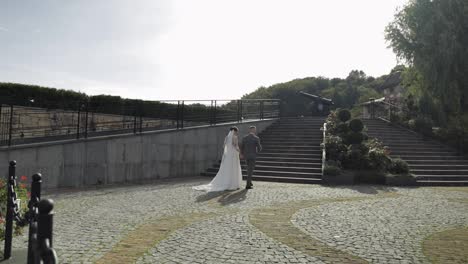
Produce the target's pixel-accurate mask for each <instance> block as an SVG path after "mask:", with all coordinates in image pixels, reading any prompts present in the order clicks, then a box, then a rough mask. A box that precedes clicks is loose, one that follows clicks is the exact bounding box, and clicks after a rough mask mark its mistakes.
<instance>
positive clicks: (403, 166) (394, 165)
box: [388, 159, 409, 174]
mask: <svg viewBox="0 0 468 264" xmlns="http://www.w3.org/2000/svg"><path fill="white" fill-rule="evenodd" d="M388 171H389V172H391V173H394V174H407V173H408V172H409V167H408V163H406V161H404V160H402V159H393V160H392V162H391V163H390V166H389V168H388Z"/></svg>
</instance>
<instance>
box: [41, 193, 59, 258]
mask: <svg viewBox="0 0 468 264" xmlns="http://www.w3.org/2000/svg"><path fill="white" fill-rule="evenodd" d="M37 207H38V209H39V215H38V217H37V245H38V248H39V251H40V254H38V255H40V256H41V258H42V260H44V263H56V262H57V255H56V253H55V251H54V250H53V237H52V229H53V225H54V212H53V209H54V202H53V201H52V200H50V199H45V200H41V201H40V202H39V204H38V206H37ZM36 253H38V252H36Z"/></svg>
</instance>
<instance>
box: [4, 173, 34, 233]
mask: <svg viewBox="0 0 468 264" xmlns="http://www.w3.org/2000/svg"><path fill="white" fill-rule="evenodd" d="M26 180H27V178H25V177H24V176H21V177H20V179H19V182H18V185H17V187H16V196H17V199H19V200H20V201H21V202H20V205H21V213H22V215H24V214H25V213H26V212H27V209H28V207H27V206H28V191H27V189H26V184H27V182H26ZM5 185H6V182H5V180H4V179H0V204H1V205H2V206H1V207H0V208H1V210H0V241H3V240H5V224H4V223H5V217H6V204H7V188H6V187H5ZM22 231H23V228H22V227H20V226H18V225H16V223H14V233H15V234H16V235H20V234H21V233H22Z"/></svg>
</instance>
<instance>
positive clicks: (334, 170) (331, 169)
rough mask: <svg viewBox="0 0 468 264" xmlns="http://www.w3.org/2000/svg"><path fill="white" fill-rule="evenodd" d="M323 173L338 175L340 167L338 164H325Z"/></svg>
mask: <svg viewBox="0 0 468 264" xmlns="http://www.w3.org/2000/svg"><path fill="white" fill-rule="evenodd" d="M323 174H324V175H325V176H338V175H340V174H341V169H340V167H338V166H334V165H326V166H325V168H324V170H323Z"/></svg>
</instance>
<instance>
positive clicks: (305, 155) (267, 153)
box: [259, 152, 322, 158]
mask: <svg viewBox="0 0 468 264" xmlns="http://www.w3.org/2000/svg"><path fill="white" fill-rule="evenodd" d="M259 157H291V158H321V157H322V154H321V153H320V154H302V153H282V152H280V153H278V152H277V153H271V152H261V153H260V154H259Z"/></svg>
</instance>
